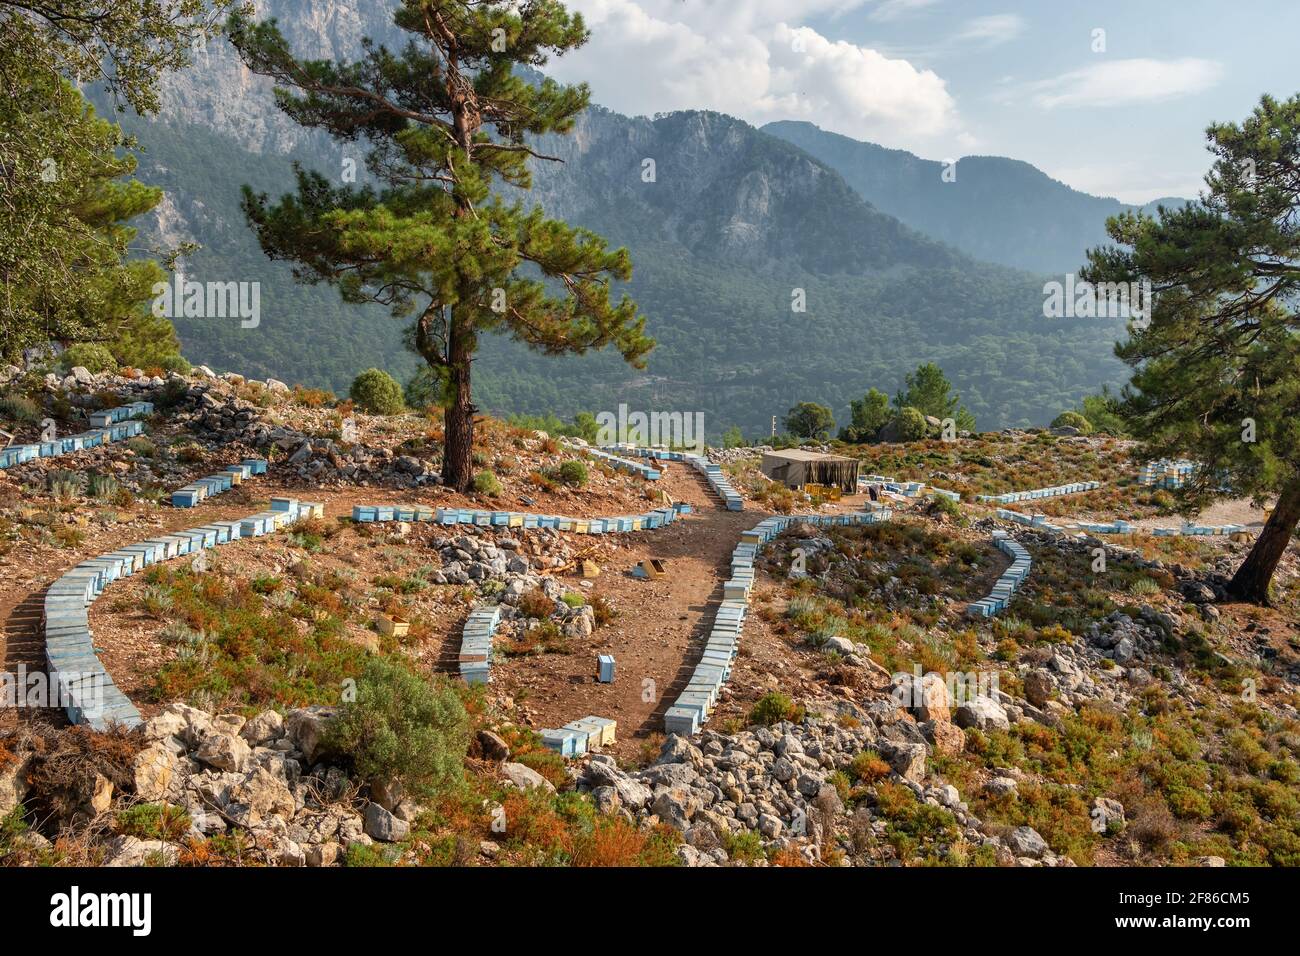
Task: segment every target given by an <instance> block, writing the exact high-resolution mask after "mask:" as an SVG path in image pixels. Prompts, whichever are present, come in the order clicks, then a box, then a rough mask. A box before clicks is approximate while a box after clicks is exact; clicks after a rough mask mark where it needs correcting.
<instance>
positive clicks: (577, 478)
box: [560, 458, 587, 488]
mask: <svg viewBox="0 0 1300 956" xmlns="http://www.w3.org/2000/svg"><path fill="white" fill-rule="evenodd" d="M560 481H562V482H564V483H565V484H566V485H572V486H573V487H575V488H581V487H582V486H583V485H585V484H586V483H587V466H586V465H585V464H584V463H583V462H580V461H578V459H576V458H570V459H569V460H568V461H566V462H565V463H564V464H562V465H560Z"/></svg>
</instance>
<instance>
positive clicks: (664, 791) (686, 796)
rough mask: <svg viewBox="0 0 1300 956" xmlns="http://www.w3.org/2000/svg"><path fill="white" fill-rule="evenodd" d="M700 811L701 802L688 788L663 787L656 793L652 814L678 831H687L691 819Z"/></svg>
mask: <svg viewBox="0 0 1300 956" xmlns="http://www.w3.org/2000/svg"><path fill="white" fill-rule="evenodd" d="M698 809H699V801H698V800H697V799H696V797H695V795H694V794H693V793H692V792H691V791H690V789H689V788H687V787H661V788H660V789H659V790H658V791H657V792H656V793H655V798H654V804H653V805H652V806H651V812H652V813H654V814H655V816H657V817H658V818H659V819H660V820H661V821H663V822H664V823H666V824H668V825H669V826H670V827H673V828H674V829H676V830H682V831H685V830H686V828H687V827H688V826H690V819H691V817H693V816H694V815H695V811H696V810H698Z"/></svg>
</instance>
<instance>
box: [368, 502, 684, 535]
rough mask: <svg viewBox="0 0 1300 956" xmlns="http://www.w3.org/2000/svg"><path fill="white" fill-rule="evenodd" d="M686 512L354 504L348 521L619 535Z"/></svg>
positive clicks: (674, 509) (675, 507)
mask: <svg viewBox="0 0 1300 956" xmlns="http://www.w3.org/2000/svg"><path fill="white" fill-rule="evenodd" d="M690 512H691V506H690V505H688V504H675V505H672V506H671V507H667V508H656V509H654V510H653V511H647V512H646V513H645V514H639V515H624V516H620V517H616V518H567V517H564V516H563V515H540V514H532V513H530V512H524V511H479V510H475V509H473V508H438V509H436V510H434V509H432V508H427V507H425V506H424V505H355V506H353V508H352V520H353V521H361V522H371V521H435V522H437V523H438V524H444V525H455V524H472V525H477V526H478V527H480V528H525V529H528V528H553V529H554V530H556V531H572V532H574V533H576V534H619V533H623V532H629V531H650V530H653V529H655V528H662V527H663V526H664V525H668V524H672V522H674V521H676V520H677V518H678V516H679V515H683V514H689V513H690Z"/></svg>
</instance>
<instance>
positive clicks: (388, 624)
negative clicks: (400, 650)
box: [376, 614, 411, 637]
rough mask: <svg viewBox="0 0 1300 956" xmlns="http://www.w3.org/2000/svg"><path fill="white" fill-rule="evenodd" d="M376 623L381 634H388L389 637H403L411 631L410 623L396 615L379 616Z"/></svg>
mask: <svg viewBox="0 0 1300 956" xmlns="http://www.w3.org/2000/svg"><path fill="white" fill-rule="evenodd" d="M376 623H377V624H378V625H379V632H380V633H381V634H388V635H390V636H391V637H405V636H406V635H407V632H408V631H410V630H411V622H410V621H408V620H406V618H403V617H398V616H397V615H396V614H392V615H389V614H381V615H379V619H378V621H377V622H376Z"/></svg>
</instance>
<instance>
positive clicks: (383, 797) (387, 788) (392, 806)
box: [370, 779, 403, 811]
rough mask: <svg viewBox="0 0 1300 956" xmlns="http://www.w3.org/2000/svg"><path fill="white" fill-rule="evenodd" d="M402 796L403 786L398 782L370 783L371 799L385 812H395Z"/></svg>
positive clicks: (374, 781)
mask: <svg viewBox="0 0 1300 956" xmlns="http://www.w3.org/2000/svg"><path fill="white" fill-rule="evenodd" d="M402 796H403V790H402V784H401V782H400V781H398V780H387V779H385V780H372V781H371V783H370V799H371V800H373V801H374V802H375V803H377V804H379V805H380V806H381V807H383V808H384V809H385V810H394V811H395V810H396V809H397V805H398V804H399V803H401V802H402Z"/></svg>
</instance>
